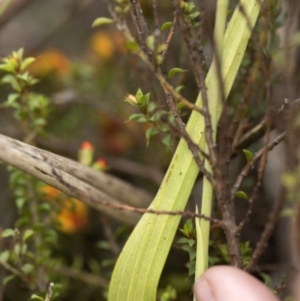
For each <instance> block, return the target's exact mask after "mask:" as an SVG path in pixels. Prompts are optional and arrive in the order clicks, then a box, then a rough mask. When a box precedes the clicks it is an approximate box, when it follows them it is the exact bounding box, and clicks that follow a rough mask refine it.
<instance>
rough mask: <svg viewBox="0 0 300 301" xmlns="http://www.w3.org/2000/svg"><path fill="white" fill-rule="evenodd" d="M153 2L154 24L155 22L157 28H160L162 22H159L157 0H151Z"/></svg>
mask: <svg viewBox="0 0 300 301" xmlns="http://www.w3.org/2000/svg"><path fill="white" fill-rule="evenodd" d="M151 4H152V9H153V17H154V24H155V27H156V29H158V30H159V27H160V22H159V14H158V9H157V2H156V0H151Z"/></svg>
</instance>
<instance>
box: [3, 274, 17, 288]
mask: <svg viewBox="0 0 300 301" xmlns="http://www.w3.org/2000/svg"><path fill="white" fill-rule="evenodd" d="M15 278H16V276H15V275H9V276H6V277H5V278H4V279H3V281H2V283H3V285H4V286H5V285H6V284H7V283H8V282H10V281H12V280H14V279H15Z"/></svg>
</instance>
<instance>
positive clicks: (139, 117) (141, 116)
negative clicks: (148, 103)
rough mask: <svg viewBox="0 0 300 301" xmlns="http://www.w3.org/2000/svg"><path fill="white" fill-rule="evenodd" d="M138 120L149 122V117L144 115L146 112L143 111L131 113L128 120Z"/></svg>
mask: <svg viewBox="0 0 300 301" xmlns="http://www.w3.org/2000/svg"><path fill="white" fill-rule="evenodd" d="M132 120H136V121H138V122H147V121H148V120H147V118H146V117H145V116H144V114H141V113H135V114H131V115H130V117H129V118H128V121H132Z"/></svg>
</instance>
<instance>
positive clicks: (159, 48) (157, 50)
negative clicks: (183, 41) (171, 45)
mask: <svg viewBox="0 0 300 301" xmlns="http://www.w3.org/2000/svg"><path fill="white" fill-rule="evenodd" d="M167 48H168V45H167V44H166V43H163V44H161V45H159V46H158V47H157V49H156V52H157V53H158V54H160V53H162V52H164V51H165V50H166V49H167Z"/></svg>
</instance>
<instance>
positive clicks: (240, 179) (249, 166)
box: [231, 132, 286, 232]
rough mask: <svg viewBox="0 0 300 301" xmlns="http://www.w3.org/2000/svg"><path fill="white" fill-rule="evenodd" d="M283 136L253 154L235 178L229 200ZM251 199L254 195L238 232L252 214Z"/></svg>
mask: <svg viewBox="0 0 300 301" xmlns="http://www.w3.org/2000/svg"><path fill="white" fill-rule="evenodd" d="M285 136H286V133H285V132H283V133H281V134H280V135H278V136H277V137H276V139H274V140H273V141H271V142H270V143H269V144H268V145H267V146H264V147H263V148H261V149H260V150H259V151H258V152H256V153H255V155H254V156H253V158H252V160H251V161H250V162H248V163H247V165H246V166H245V167H244V168H243V170H242V172H241V173H240V175H239V176H238V178H237V181H236V182H235V184H234V186H233V187H232V189H231V198H232V199H234V198H235V194H236V192H237V190H238V189H239V188H240V187H241V185H242V183H243V181H244V179H245V178H246V176H247V175H248V174H249V172H250V171H251V170H252V168H253V167H254V165H255V164H256V163H257V162H258V160H260V159H261V158H262V156H263V155H264V154H265V152H266V149H267V151H268V152H269V151H271V150H272V149H273V148H274V147H275V146H276V145H278V144H279V143H280V142H282V141H283V140H284V138H285ZM256 186H257V185H256ZM257 189H258V188H257ZM253 197H255V195H254V194H252V196H251V198H250V200H249V208H248V210H247V212H246V215H245V217H244V219H243V220H242V221H241V222H240V224H239V226H238V231H239V232H240V231H241V229H242V228H243V227H244V225H245V223H246V222H247V221H248V220H249V217H250V215H251V214H252V207H253Z"/></svg>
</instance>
